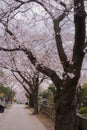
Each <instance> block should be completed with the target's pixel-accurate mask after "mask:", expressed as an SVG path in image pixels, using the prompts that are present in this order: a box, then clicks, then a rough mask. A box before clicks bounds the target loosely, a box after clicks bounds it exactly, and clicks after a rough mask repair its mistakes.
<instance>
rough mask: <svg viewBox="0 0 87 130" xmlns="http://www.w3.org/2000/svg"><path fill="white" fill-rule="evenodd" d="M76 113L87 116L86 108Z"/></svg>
mask: <svg viewBox="0 0 87 130" xmlns="http://www.w3.org/2000/svg"><path fill="white" fill-rule="evenodd" d="M78 112H79V114H82V115H84V116H87V107H81V108H80V110H79V111H78Z"/></svg>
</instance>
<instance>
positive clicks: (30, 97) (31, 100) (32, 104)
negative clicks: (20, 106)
mask: <svg viewBox="0 0 87 130" xmlns="http://www.w3.org/2000/svg"><path fill="white" fill-rule="evenodd" d="M29 107H31V108H33V107H34V98H33V94H30V95H29Z"/></svg>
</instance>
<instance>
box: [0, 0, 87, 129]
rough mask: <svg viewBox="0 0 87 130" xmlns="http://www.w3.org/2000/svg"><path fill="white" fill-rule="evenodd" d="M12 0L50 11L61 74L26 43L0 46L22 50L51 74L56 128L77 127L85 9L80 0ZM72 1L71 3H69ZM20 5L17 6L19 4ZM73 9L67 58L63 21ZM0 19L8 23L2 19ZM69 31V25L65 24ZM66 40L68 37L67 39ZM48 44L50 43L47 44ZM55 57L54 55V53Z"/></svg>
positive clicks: (41, 70)
mask: <svg viewBox="0 0 87 130" xmlns="http://www.w3.org/2000/svg"><path fill="white" fill-rule="evenodd" d="M14 1H15V3H16V4H17V3H18V5H20V6H22V5H25V4H27V5H28V4H29V5H32V3H37V6H41V7H43V9H44V10H45V12H46V13H47V14H49V16H50V19H51V20H52V25H53V30H54V40H55V42H54V44H56V49H57V51H58V56H59V58H60V62H61V65H62V69H63V70H62V71H63V72H62V76H60V75H58V72H56V71H55V70H53V68H51V67H49V66H45V64H43V63H40V61H38V59H37V57H36V56H35V55H34V54H33V53H32V51H31V50H30V48H27V47H26V46H20V45H19V46H16V47H14V48H10V49H9V48H4V47H3V46H1V47H0V50H3V51H10V52H11V51H23V52H24V53H25V55H26V56H27V57H28V58H29V60H30V61H31V63H32V64H33V65H34V66H35V67H36V69H37V70H38V71H40V72H41V73H43V74H45V75H47V76H48V77H50V78H51V80H52V81H53V83H54V84H55V86H56V88H57V91H56V96H55V99H54V101H55V108H56V119H55V130H77V129H78V128H77V115H76V105H77V103H76V87H77V84H78V81H79V78H80V73H81V67H82V63H83V59H84V56H85V51H84V50H85V47H86V46H87V45H86V44H87V43H86V41H85V40H86V23H85V19H86V11H85V6H84V1H83V0H72V1H70V2H69V1H66V2H65V3H64V1H57V0H55V1H53V0H52V1H41V0H28V1H22V0H14ZM71 2H73V3H71ZM18 8H19V7H18ZM70 12H71V13H72V17H73V19H74V20H73V23H74V31H73V32H74V38H73V43H72V56H71V58H70V59H69V55H68V54H66V51H65V48H64V47H65V44H64V43H65V41H64V40H63V36H62V25H63V24H66V22H65V19H66V18H67V19H69V17H68V16H69V14H70ZM1 23H2V24H3V25H4V26H5V27H8V26H7V25H6V24H4V23H3V21H1ZM67 30H68V31H69V29H68V28H67ZM6 32H7V33H8V34H9V35H10V36H11V37H12V38H13V39H14V40H15V42H16V39H15V37H14V36H15V35H14V34H13V33H12V32H11V31H10V30H9V28H6ZM67 43H68V41H67ZM48 47H49V46H48ZM54 57H55V55H54Z"/></svg>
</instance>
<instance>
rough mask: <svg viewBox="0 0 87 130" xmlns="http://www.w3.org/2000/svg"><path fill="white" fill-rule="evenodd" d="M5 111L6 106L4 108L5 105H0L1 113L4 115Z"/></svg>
mask: <svg viewBox="0 0 87 130" xmlns="http://www.w3.org/2000/svg"><path fill="white" fill-rule="evenodd" d="M4 110H5V106H3V105H1V104H0V113H3V112H4Z"/></svg>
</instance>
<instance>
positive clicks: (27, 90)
mask: <svg viewBox="0 0 87 130" xmlns="http://www.w3.org/2000/svg"><path fill="white" fill-rule="evenodd" d="M12 74H13V76H14V77H15V78H16V80H17V81H18V82H19V83H20V84H21V85H22V86H23V88H24V89H25V91H26V92H27V93H28V94H30V91H29V89H27V87H26V86H25V85H24V84H23V83H22V82H21V81H20V80H19V78H18V77H17V76H16V75H15V73H14V72H13V71H12Z"/></svg>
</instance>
